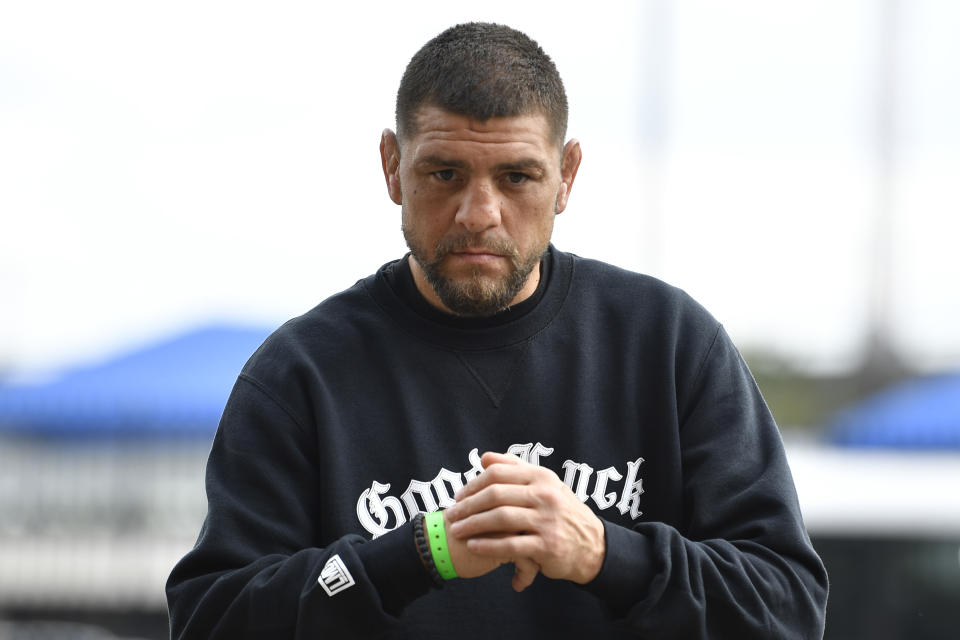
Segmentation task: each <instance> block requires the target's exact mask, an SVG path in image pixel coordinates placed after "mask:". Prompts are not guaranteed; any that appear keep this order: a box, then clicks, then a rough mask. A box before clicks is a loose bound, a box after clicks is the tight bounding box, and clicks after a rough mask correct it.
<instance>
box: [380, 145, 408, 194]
mask: <svg viewBox="0 0 960 640" xmlns="http://www.w3.org/2000/svg"><path fill="white" fill-rule="evenodd" d="M380 163H381V165H382V166H383V177H384V179H385V180H386V181H387V193H388V194H390V199H391V200H393V202H394V203H395V204H403V192H402V190H401V189H400V144H399V143H398V142H397V134H395V133H394V132H393V131H391V130H390V129H384V130H383V133H382V134H381V135H380Z"/></svg>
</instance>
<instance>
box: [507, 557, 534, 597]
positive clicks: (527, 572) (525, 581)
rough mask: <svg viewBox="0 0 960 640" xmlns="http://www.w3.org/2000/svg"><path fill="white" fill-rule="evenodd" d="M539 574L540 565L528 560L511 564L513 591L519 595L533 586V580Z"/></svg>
mask: <svg viewBox="0 0 960 640" xmlns="http://www.w3.org/2000/svg"><path fill="white" fill-rule="evenodd" d="M538 573H540V565H538V564H537V563H536V562H534V561H533V560H531V559H530V558H522V559H520V560H516V561H514V563H513V582H512V585H513V590H514V591H516V592H517V593H520V592H521V591H523V590H524V589H526V588H527V587H529V586H530V585H532V584H533V580H534V579H535V578H536V577H537V574H538Z"/></svg>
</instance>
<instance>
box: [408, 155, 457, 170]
mask: <svg viewBox="0 0 960 640" xmlns="http://www.w3.org/2000/svg"><path fill="white" fill-rule="evenodd" d="M414 164H415V166H417V167H437V166H442V167H454V168H456V169H466V167H467V163H466V162H463V161H462V160H453V159H451V158H443V157H441V156H424V157H422V158H420V159H418V160H417V161H416V163H414Z"/></svg>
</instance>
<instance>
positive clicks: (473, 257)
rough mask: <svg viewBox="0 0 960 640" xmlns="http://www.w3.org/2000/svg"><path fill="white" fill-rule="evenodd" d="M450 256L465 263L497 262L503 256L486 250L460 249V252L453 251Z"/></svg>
mask: <svg viewBox="0 0 960 640" xmlns="http://www.w3.org/2000/svg"><path fill="white" fill-rule="evenodd" d="M451 255H454V256H457V257H458V258H460V259H461V260H465V261H467V262H490V261H492V260H497V259H499V258H502V257H503V256H502V255H500V254H499V253H493V252H491V251H489V250H487V249H469V248H467V249H462V250H460V251H454V252H453V253H452V254H451Z"/></svg>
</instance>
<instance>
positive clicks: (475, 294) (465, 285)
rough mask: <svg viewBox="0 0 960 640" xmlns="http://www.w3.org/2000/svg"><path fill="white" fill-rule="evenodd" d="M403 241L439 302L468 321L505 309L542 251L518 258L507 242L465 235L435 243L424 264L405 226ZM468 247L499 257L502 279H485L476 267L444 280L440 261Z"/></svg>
mask: <svg viewBox="0 0 960 640" xmlns="http://www.w3.org/2000/svg"><path fill="white" fill-rule="evenodd" d="M403 237H404V239H405V240H406V241H407V246H408V247H409V248H410V252H411V253H412V254H413V257H414V259H415V260H416V261H417V263H418V264H419V265H420V268H421V269H423V273H424V276H425V277H426V279H427V282H428V283H430V286H431V287H433V290H434V291H435V292H436V294H437V297H438V298H440V301H441V302H442V303H443V304H444V305H445V306H446V307H447V309H449V310H450V311H452V312H453V313H455V314H457V315H461V316H468V317H484V316H492V315H494V314H495V313H499V312H500V311H503V310H504V309H506V308H507V307H509V306H510V303H511V302H513V299H514V298H516V297H517V294H518V293H520V290H521V289H523V286H524V284H526V282H527V278H529V277H530V274H531V273H532V272H533V269H534V268H535V267H537V266H538V265H539V264H540V259H541V257H542V256H543V253H544V252H545V251H546V247H545V246H544V247H542V248H541V249H540V250H538V251H533V252H531V253H530V254H529V255H527V256H521V255H520V253H519V251H517V248H516V247H515V246H514V245H513V244H512V243H510V242H508V241H505V240H497V239H491V238H483V235H482V234H471V233H465V234H460V235H457V236H451V237H448V238H444V239H443V240H441V241H440V242H438V243H437V246H436V247H435V248H434V252H433V259H432V260H427V259H426V258H425V252H424V250H423V247H422V246H420V244H419V242H418V241H417V240H416V238H415V237H414V235H413V234H412V233H410V230H409V229H407V227H406V225H404V226H403ZM468 247H469V248H471V249H484V250H486V251H489V252H490V253H493V254H496V255H500V256H503V257H504V258H506V259H507V260H508V261H509V263H510V269H509V271H508V272H507V273H506V274H504V275H503V276H499V277H495V276H489V275H485V274H484V270H483V269H482V268H480V267H476V268H474V269H473V272H472V273H471V274H469V275H468V276H464V277H461V278H457V279H454V278H451V277H447V275H446V274H445V273H444V270H443V262H444V260H445V259H446V258H447V256H449V255H450V254H451V253H456V252H458V251H463V250H464V249H467V248H468Z"/></svg>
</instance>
